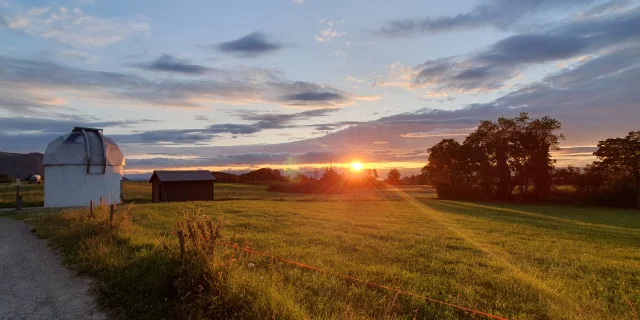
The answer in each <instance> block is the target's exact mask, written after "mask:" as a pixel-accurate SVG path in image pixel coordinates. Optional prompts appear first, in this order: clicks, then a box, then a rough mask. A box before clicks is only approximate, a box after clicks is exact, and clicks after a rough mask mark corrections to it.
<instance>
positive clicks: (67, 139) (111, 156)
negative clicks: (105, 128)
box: [42, 127, 125, 172]
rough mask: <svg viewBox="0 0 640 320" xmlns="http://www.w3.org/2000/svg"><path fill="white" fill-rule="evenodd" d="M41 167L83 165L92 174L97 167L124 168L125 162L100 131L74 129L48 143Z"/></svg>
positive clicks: (113, 145)
mask: <svg viewBox="0 0 640 320" xmlns="http://www.w3.org/2000/svg"><path fill="white" fill-rule="evenodd" d="M42 165H44V166H57V165H85V166H89V167H91V171H92V172H93V171H95V170H96V169H97V168H99V167H102V168H105V167H106V166H124V165H125V161H124V155H123V154H122V151H120V147H118V145H117V144H116V143H115V142H113V140H111V139H109V138H107V137H105V136H103V135H102V129H92V128H79V127H75V128H73V131H72V132H71V133H69V134H65V135H63V136H60V137H58V138H56V139H55V140H53V141H51V142H50V143H49V145H48V146H47V150H46V151H45V152H44V159H43V160H42Z"/></svg>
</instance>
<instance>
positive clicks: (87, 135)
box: [42, 127, 125, 207]
mask: <svg viewBox="0 0 640 320" xmlns="http://www.w3.org/2000/svg"><path fill="white" fill-rule="evenodd" d="M124 164H125V162H124V155H123V154H122V151H120V148H119V147H118V145H117V144H116V143H115V142H113V140H111V139H109V138H107V137H105V136H104V135H103V134H102V129H94V128H82V127H75V128H73V130H72V131H71V133H68V134H65V135H62V136H60V137H58V138H56V139H55V140H53V141H51V142H50V143H49V145H48V146H47V150H46V151H45V152H44V157H43V160H42V165H43V166H44V174H45V177H46V179H44V206H45V207H80V206H88V205H89V201H91V200H93V202H94V203H98V202H99V201H100V198H103V199H104V202H105V203H106V204H112V203H113V204H118V203H120V200H121V193H122V173H123V170H124Z"/></svg>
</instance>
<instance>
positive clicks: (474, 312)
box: [222, 243, 509, 320]
mask: <svg viewBox="0 0 640 320" xmlns="http://www.w3.org/2000/svg"><path fill="white" fill-rule="evenodd" d="M222 245H223V246H225V247H229V248H234V249H238V250H242V251H245V252H249V253H253V254H257V255H260V256H264V257H269V258H272V259H274V260H278V261H282V262H286V263H289V264H293V265H296V266H298V267H302V268H307V269H311V270H315V271H319V272H323V273H327V274H331V275H334V276H337V277H341V278H345V279H349V280H351V281H355V282H360V283H364V284H366V285H369V286H372V287H377V288H381V289H385V290H390V291H394V292H397V293H401V294H405V295H408V296H411V297H415V298H418V299H422V300H425V301H429V302H433V303H438V304H441V305H444V306H448V307H451V308H455V309H458V310H462V311H467V312H471V313H473V314H478V315H482V316H485V317H487V318H489V319H496V320H509V319H508V318H503V317H500V316H496V315H493V314H490V313H486V312H482V311H479V310H475V309H470V308H466V307H462V306H458V305H455V304H452V303H448V302H444V301H440V300H436V299H431V298H429V297H425V296H421V295H419V294H415V293H412V292H409V291H404V290H400V289H395V288H391V287H387V286H383V285H381V284H377V283H373V282H369V281H366V280H362V279H358V278H356V277H352V276H348V275H346V274H341V273H337V272H332V271H328V270H323V269H320V268H317V267H314V266H310V265H308V264H304V263H301V262H298V261H293V260H288V259H284V258H279V257H276V256H274V255H271V254H268V253H264V252H260V251H255V250H251V249H247V248H242V247H239V246H237V245H233V244H228V243H222Z"/></svg>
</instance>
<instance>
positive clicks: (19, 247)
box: [0, 218, 107, 320]
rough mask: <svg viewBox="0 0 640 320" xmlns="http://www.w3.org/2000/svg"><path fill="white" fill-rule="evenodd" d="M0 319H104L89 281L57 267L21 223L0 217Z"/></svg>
mask: <svg viewBox="0 0 640 320" xmlns="http://www.w3.org/2000/svg"><path fill="white" fill-rule="evenodd" d="M0 319H2V320H4V319H47V320H49V319H90V320H97V319H107V317H106V315H105V314H104V313H103V312H101V311H99V310H98V307H97V305H96V303H95V300H94V297H93V295H92V294H91V293H90V281H89V280H87V279H83V278H79V277H77V276H76V275H75V273H74V272H72V271H71V270H69V269H67V268H65V267H64V266H62V264H61V259H60V257H59V256H58V255H57V254H56V253H54V251H53V250H52V249H51V248H49V247H47V241H46V240H41V239H38V238H37V237H36V236H35V235H34V234H33V233H31V227H30V226H29V225H27V224H25V223H23V222H20V221H17V220H13V219H7V218H0Z"/></svg>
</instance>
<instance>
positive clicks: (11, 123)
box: [0, 116, 154, 152]
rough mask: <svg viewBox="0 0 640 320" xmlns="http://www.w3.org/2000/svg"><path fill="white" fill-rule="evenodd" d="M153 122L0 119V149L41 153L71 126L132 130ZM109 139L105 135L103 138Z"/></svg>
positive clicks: (79, 118) (68, 118) (85, 119)
mask: <svg viewBox="0 0 640 320" xmlns="http://www.w3.org/2000/svg"><path fill="white" fill-rule="evenodd" d="M153 121H154V120H149V119H140V120H118V121H97V120H95V119H91V118H87V117H78V116H66V118H36V117H31V116H30V117H0V127H2V130H1V131H0V140H1V141H2V149H3V151H5V150H12V151H15V152H33V151H38V152H43V151H44V149H45V148H46V146H47V144H48V143H49V142H51V141H52V140H53V139H55V138H57V137H58V136H60V135H63V134H66V133H69V132H71V129H73V127H75V126H80V127H90V128H103V129H106V130H105V131H107V132H108V130H109V129H111V128H133V126H134V125H139V124H143V123H149V122H153ZM107 135H108V136H110V135H109V134H107Z"/></svg>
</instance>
